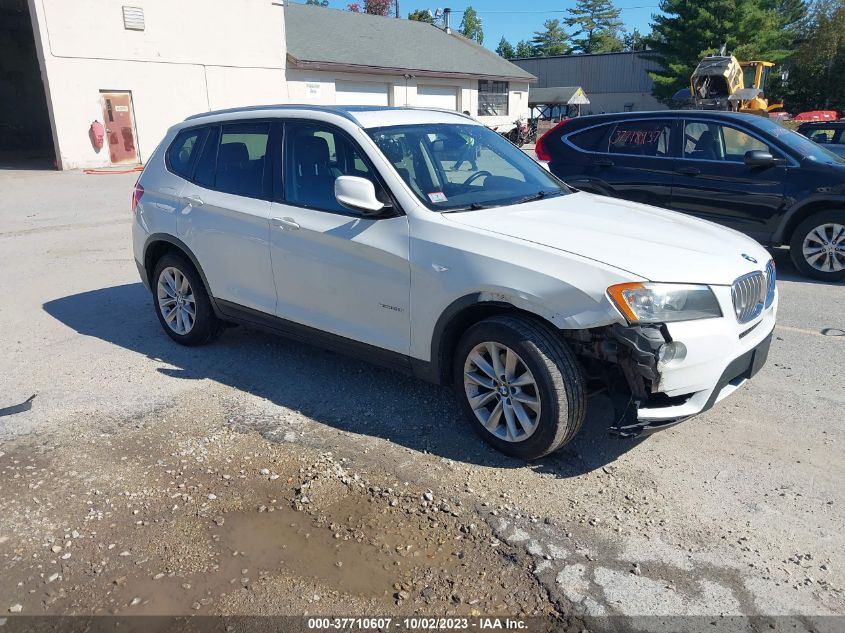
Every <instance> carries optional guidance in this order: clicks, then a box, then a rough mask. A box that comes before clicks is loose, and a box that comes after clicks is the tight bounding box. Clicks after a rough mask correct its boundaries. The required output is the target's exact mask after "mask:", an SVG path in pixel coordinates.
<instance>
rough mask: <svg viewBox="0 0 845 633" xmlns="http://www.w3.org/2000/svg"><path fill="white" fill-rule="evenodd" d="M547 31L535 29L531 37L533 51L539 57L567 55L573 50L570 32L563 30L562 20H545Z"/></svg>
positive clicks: (544, 24)
mask: <svg viewBox="0 0 845 633" xmlns="http://www.w3.org/2000/svg"><path fill="white" fill-rule="evenodd" d="M543 26H544V27H545V29H546V30H545V31H535V32H534V37H533V38H531V47H532V53H533V54H534V55H535V56H537V57H549V56H551V55H567V54H569V53H570V52H571V51H572V47H571V46H570V45H569V33H567V32H566V31H564V30H563V28H561V25H560V20H554V19H549V20H546V21H545V22H543Z"/></svg>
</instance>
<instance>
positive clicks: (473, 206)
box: [441, 202, 490, 213]
mask: <svg viewBox="0 0 845 633" xmlns="http://www.w3.org/2000/svg"><path fill="white" fill-rule="evenodd" d="M489 208H490V207H489V205H486V204H481V203H480V202H473V203H472V204H470V205H468V206H466V207H455V208H454V209H444V210H443V211H441V213H458V212H460V211H480V210H481V209H489Z"/></svg>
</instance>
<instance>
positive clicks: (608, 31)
mask: <svg viewBox="0 0 845 633" xmlns="http://www.w3.org/2000/svg"><path fill="white" fill-rule="evenodd" d="M568 13H569V15H570V16H571V17H569V18H567V20H566V25H567V26H570V27H575V29H576V30H575V32H574V33H573V34H572V43H573V44H574V45H575V50H576V51H577V52H579V53H608V52H613V51H621V50H622V38H621V36H620V34H621V31H622V20H620V19H619V15H620V14H621V11H620V10H619V9H617V8H616V7H615V6H614V5H613V2H612V0H577V2H576V3H575V6H574V7H572V8H570V9H568ZM579 36H580V37H579Z"/></svg>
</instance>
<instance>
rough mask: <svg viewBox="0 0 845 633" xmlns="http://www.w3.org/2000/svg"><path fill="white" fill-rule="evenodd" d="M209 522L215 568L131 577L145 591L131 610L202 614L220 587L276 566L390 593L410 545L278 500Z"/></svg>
mask: <svg viewBox="0 0 845 633" xmlns="http://www.w3.org/2000/svg"><path fill="white" fill-rule="evenodd" d="M209 523H210V529H209V534H210V537H211V539H210V541H209V542H210V543H212V544H213V547H214V550H216V552H217V568H216V569H215V570H214V571H211V572H209V573H205V574H190V575H183V576H173V577H168V576H164V577H162V578H159V579H158V580H154V579H152V578H150V577H145V578H133V579H131V581H127V584H128V585H129V586H131V592H132V594H133V595H137V596H142V597H143V602H142V603H141V604H139V605H136V606H135V607H133V608H132V611H131V612H132V613H137V614H145V615H160V614H172V613H179V612H182V613H190V612H199V613H205V612H207V611H208V609H207V608H206V607H207V606H208V605H211V604H213V603H214V602H216V601H217V598H219V597H220V596H222V595H223V594H226V593H231V592H233V591H236V590H239V589H242V588H244V587H250V586H251V585H252V584H254V583H256V582H258V581H259V580H260V579H261V578H262V577H264V576H268V575H275V574H279V573H281V574H282V575H284V576H288V577H291V578H294V579H301V580H303V581H308V580H310V581H313V582H315V583H316V584H318V585H320V586H322V587H324V591H329V592H339V593H341V594H346V595H350V596H355V597H360V598H364V599H373V600H381V599H384V600H389V599H390V597H391V595H392V593H393V591H394V590H393V584H394V583H395V582H397V581H398V580H399V579H400V577H401V575H402V574H403V573H405V572H407V571H408V567H407V566H405V565H404V564H403V563H402V562H401V561H400V559H401V556H402V554H407V552H402V554H399V553H397V552H396V551H395V550H394V551H389V550H388V548H386V547H384V548H379V547H377V546H374V545H371V544H369V543H367V542H358V541H357V540H355V539H354V538H353V537H352V534H351V533H350V532H349V531H348V530H346V529H340V530H339V531H337V532H334V531H332V530H331V529H329V528H327V527H323V526H319V525H314V523H313V521H312V518H311V517H310V516H309V515H307V514H305V513H302V512H297V511H295V510H293V509H292V508H289V507H277V508H276V509H275V511H273V512H254V511H253V512H242V513H228V514H226V515H225V518H224V521H223V524H222V525H219V526H218V525H215V524H214V523H212V522H211V521H209ZM335 534H337V535H338V537H336V536H335ZM397 561H400V564H399V565H397V564H396V563H397ZM115 593H118V592H117V591H116V592H115ZM123 599H124V600H125V601H126V602H125V603H128V602H130V601H131V599H132V597H131V596H129V595H128V593H127V594H126V595H125V596H123ZM197 603H198V604H199V607H200V608H199V609H197V608H196V605H197Z"/></svg>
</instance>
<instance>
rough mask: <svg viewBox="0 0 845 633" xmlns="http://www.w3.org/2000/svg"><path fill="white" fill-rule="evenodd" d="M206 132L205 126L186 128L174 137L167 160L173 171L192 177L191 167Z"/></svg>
mask: <svg viewBox="0 0 845 633" xmlns="http://www.w3.org/2000/svg"><path fill="white" fill-rule="evenodd" d="M205 133H206V130H205V129H204V128H197V129H193V130H185V131H184V132H182V133H180V134H179V135H178V136H177V137H176V138H175V139H174V141H173V143H172V144H171V145H170V148H169V149H168V150H167V161H168V163H169V165H170V170H171V171H172V172H173V173H175V174H179V175H180V176H183V177H185V178H190V177H191V169H192V168H193V165H194V162H195V161H196V158H197V153H198V150H199V146H200V145H202V138H203V136H205Z"/></svg>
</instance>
